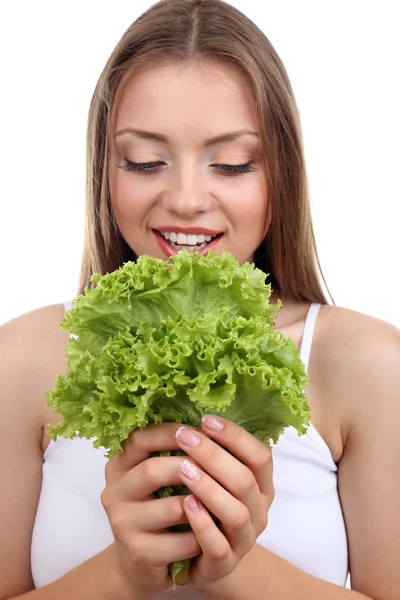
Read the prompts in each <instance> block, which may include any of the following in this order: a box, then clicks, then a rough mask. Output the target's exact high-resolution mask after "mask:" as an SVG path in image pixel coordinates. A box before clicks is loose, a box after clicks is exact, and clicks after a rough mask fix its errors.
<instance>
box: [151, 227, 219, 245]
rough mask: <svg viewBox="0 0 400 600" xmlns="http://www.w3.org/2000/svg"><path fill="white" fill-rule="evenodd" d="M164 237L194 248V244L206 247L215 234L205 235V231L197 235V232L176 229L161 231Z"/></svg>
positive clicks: (174, 242)
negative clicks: (184, 231)
mask: <svg viewBox="0 0 400 600" xmlns="http://www.w3.org/2000/svg"><path fill="white" fill-rule="evenodd" d="M160 233H161V235H162V236H163V238H165V239H166V240H168V241H169V242H172V243H173V244H177V245H179V246H181V247H182V249H184V248H183V247H185V249H190V248H191V249H194V248H193V246H197V247H198V246H199V245H200V246H201V247H204V246H205V245H206V244H205V243H208V242H210V241H211V240H212V239H213V238H214V237H216V236H214V235H204V234H203V233H199V234H198V235H196V234H195V233H189V234H186V233H182V232H179V233H176V232H175V231H160Z"/></svg>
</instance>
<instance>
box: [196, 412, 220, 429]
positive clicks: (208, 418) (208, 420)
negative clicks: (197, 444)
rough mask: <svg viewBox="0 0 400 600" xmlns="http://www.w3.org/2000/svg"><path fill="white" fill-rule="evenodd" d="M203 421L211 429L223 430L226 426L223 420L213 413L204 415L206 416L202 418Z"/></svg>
mask: <svg viewBox="0 0 400 600" xmlns="http://www.w3.org/2000/svg"><path fill="white" fill-rule="evenodd" d="M201 422H202V423H203V425H204V426H205V427H207V429H210V430H211V431H222V429H223V428H224V424H223V423H222V421H220V420H219V419H217V417H213V416H212V415H204V417H203V418H202V419H201Z"/></svg>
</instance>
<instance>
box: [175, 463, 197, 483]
mask: <svg viewBox="0 0 400 600" xmlns="http://www.w3.org/2000/svg"><path fill="white" fill-rule="evenodd" d="M179 470H180V472H181V473H182V474H183V475H184V476H185V477H187V478H188V479H198V478H199V477H200V471H199V470H198V468H197V467H195V466H194V464H193V463H191V462H189V461H188V460H184V461H183V462H182V463H181V466H180V467H179Z"/></svg>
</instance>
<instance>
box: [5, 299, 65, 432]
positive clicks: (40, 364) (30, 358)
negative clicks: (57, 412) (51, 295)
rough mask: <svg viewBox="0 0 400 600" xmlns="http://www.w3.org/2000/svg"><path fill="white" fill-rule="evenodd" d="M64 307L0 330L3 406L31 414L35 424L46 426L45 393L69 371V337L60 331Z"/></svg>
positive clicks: (23, 317) (29, 315)
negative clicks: (67, 362) (66, 349)
mask: <svg viewBox="0 0 400 600" xmlns="http://www.w3.org/2000/svg"><path fill="white" fill-rule="evenodd" d="M63 314H64V307H63V306H62V305H61V304H56V305H52V306H45V307H43V308H39V309H37V310H34V311H31V312H29V313H25V314H23V315H21V316H19V317H16V318H15V319H12V320H11V321H8V322H7V323H5V324H3V325H2V326H1V327H0V378H1V385H2V391H3V392H5V391H6V390H7V392H6V393H4V394H3V393H2V394H1V399H0V401H1V404H2V406H3V407H4V404H5V403H6V402H12V405H13V410H18V412H19V411H20V410H21V411H24V412H25V411H28V413H29V415H30V418H31V419H33V422H35V423H36V422H38V423H43V417H44V412H45V410H46V403H45V400H46V399H45V391H46V390H47V389H50V388H51V387H52V386H53V383H54V378H55V375H56V374H57V373H58V372H60V371H63V370H65V368H66V363H65V356H64V355H65V348H66V343H67V340H68V335H67V334H66V333H64V332H63V331H62V330H61V329H60V323H61V320H62V318H63Z"/></svg>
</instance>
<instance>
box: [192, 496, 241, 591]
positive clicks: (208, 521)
mask: <svg viewBox="0 0 400 600" xmlns="http://www.w3.org/2000/svg"><path fill="white" fill-rule="evenodd" d="M184 509H185V511H186V514H187V518H188V521H189V523H190V525H191V527H192V530H193V533H194V534H195V536H196V539H197V541H198V543H199V545H200V547H201V550H202V554H201V555H200V556H199V557H198V558H197V570H200V571H202V570H203V569H205V570H206V572H207V573H209V574H212V572H213V571H214V570H217V569H218V570H219V571H221V569H222V570H223V571H225V570H227V568H228V566H229V563H231V562H232V560H233V559H234V557H233V552H232V549H231V547H230V545H229V542H228V540H227V539H226V537H225V536H224V535H223V533H222V532H221V531H220V530H219V529H218V527H217V526H216V524H215V523H214V521H213V519H212V517H211V515H210V513H209V512H208V511H207V509H206V508H205V506H204V505H203V504H202V503H201V502H200V500H199V499H198V498H197V497H196V496H195V495H189V496H186V498H185V501H184ZM201 563H203V564H201ZM204 563H206V564H204ZM189 581H190V571H189Z"/></svg>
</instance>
